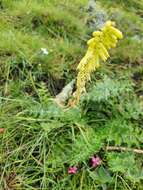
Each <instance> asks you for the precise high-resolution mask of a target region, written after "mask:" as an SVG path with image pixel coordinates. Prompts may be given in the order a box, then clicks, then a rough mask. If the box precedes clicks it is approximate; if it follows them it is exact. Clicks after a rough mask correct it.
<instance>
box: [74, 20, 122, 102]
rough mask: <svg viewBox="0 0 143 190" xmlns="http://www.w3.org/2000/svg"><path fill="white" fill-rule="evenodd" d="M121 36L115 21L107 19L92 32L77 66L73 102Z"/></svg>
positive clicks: (77, 100)
mask: <svg viewBox="0 0 143 190" xmlns="http://www.w3.org/2000/svg"><path fill="white" fill-rule="evenodd" d="M122 38H123V35H122V32H121V31H119V30H118V29H117V28H115V23H114V22H111V21H107V22H106V23H105V25H104V26H103V28H102V29H101V31H95V32H93V38H91V39H90V40H89V41H88V42H87V45H88V49H87V52H86V54H85V56H84V57H83V58H82V60H81V61H80V63H79V65H78V67H77V70H78V75H77V83H76V92H75V104H77V103H78V102H79V99H80V96H81V94H82V93H83V92H85V85H86V83H87V82H88V81H89V80H90V76H91V73H92V72H93V71H95V70H96V69H98V68H99V67H100V61H103V62H105V61H106V60H107V59H108V58H109V57H110V55H109V53H108V50H110V49H111V48H114V47H116V44H117V42H118V39H122Z"/></svg>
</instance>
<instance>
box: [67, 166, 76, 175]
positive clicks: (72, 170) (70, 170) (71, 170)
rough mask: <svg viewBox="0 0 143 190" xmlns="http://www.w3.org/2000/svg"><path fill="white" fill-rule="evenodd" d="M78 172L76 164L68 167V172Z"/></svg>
mask: <svg viewBox="0 0 143 190" xmlns="http://www.w3.org/2000/svg"><path fill="white" fill-rule="evenodd" d="M76 172H77V167H76V166H74V167H70V168H69V169H68V174H76Z"/></svg>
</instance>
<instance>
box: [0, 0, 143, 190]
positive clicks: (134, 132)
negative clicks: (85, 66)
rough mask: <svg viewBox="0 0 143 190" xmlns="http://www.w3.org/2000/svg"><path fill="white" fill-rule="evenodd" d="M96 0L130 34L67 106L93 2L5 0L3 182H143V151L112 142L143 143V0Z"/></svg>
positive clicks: (1, 16)
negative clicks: (63, 96) (60, 102)
mask: <svg viewBox="0 0 143 190" xmlns="http://www.w3.org/2000/svg"><path fill="white" fill-rule="evenodd" d="M97 3H98V4H99V7H101V9H104V10H105V11H106V12H107V14H108V17H109V19H111V20H114V21H116V23H117V26H118V27H119V29H120V30H121V31H123V34H124V39H123V40H122V41H121V42H120V43H119V44H118V47H117V48H116V49H114V50H111V58H110V60H109V61H108V62H107V63H106V64H104V65H102V67H101V68H100V69H99V70H98V71H97V72H96V73H95V74H93V77H92V78H93V80H92V81H93V82H91V83H90V84H88V87H87V88H88V93H87V94H86V95H85V96H83V97H82V99H81V102H80V105H79V106H77V107H75V108H71V109H69V110H67V111H64V110H63V109H62V108H60V107H58V106H57V105H56V104H55V103H54V102H53V101H52V98H53V97H54V96H55V95H56V94H57V93H59V92H60V91H61V89H62V88H63V86H64V85H65V84H67V83H68V82H69V81H71V79H73V78H75V76H76V67H77V64H78V63H79V61H80V59H81V58H82V56H83V55H84V53H85V51H86V40H87V39H89V38H90V36H89V35H91V32H92V31H91V29H90V28H89V27H88V26H87V25H86V22H87V20H88V19H89V15H88V12H87V11H86V6H87V1H86V0H85V1H84V0H64V1H58V0H52V1H51V0H34V1H33V0H1V1H0V39H1V41H0V103H1V107H0V128H4V129H5V131H4V132H3V133H0V144H1V145H0V189H2V190H3V189H6V190H8V189H13V190H16V189H29V190H31V189H48V190H50V189H52V190H92V189H97V190H101V189H102V190H112V189H114V190H117V189H118V190H123V189H127V190H142V187H143V170H142V165H143V161H142V157H143V156H142V155H140V154H135V153H133V152H109V151H107V150H106V146H107V145H111V146H124V147H127V148H132V149H134V148H138V149H143V128H142V127H143V126H142V123H143V109H142V108H143V53H142V52H143V43H142V42H143V17H142V16H143V15H142V10H143V1H142V0H140V1H138V0H136V1H135V0H132V1H131V0H128V1H111V0H108V1H105V0H100V1H97ZM41 48H46V49H47V50H48V52H49V54H48V55H44V54H43V53H42V51H41ZM94 154H97V155H99V156H100V157H101V159H102V165H101V166H100V167H98V168H96V169H92V168H91V167H90V165H89V159H90V157H91V156H93V155H94ZM72 165H77V166H78V173H77V174H76V175H69V174H68V173H67V170H68V167H69V166H72Z"/></svg>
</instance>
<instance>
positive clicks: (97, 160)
mask: <svg viewBox="0 0 143 190" xmlns="http://www.w3.org/2000/svg"><path fill="white" fill-rule="evenodd" d="M101 162H102V160H101V159H100V158H99V157H98V156H96V157H95V156H92V157H91V164H92V167H93V168H95V167H97V166H99V165H100V164H101Z"/></svg>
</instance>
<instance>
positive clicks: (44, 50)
mask: <svg viewBox="0 0 143 190" xmlns="http://www.w3.org/2000/svg"><path fill="white" fill-rule="evenodd" d="M41 51H42V53H43V54H44V55H48V54H49V52H48V50H47V49H46V48H41Z"/></svg>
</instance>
